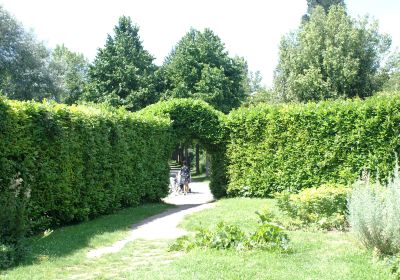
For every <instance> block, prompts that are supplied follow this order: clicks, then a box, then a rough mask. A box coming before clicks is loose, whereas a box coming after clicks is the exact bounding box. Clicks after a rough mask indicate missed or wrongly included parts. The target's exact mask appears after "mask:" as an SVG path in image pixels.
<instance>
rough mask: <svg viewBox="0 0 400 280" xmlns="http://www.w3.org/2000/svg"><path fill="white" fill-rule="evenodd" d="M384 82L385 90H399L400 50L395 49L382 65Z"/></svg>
mask: <svg viewBox="0 0 400 280" xmlns="http://www.w3.org/2000/svg"><path fill="white" fill-rule="evenodd" d="M384 73H385V76H386V77H385V78H386V79H385V82H384V84H383V89H384V90H386V91H397V92H400V52H399V51H398V50H396V51H395V52H393V53H392V54H391V55H390V56H389V57H388V59H387V62H386V65H385V67H384Z"/></svg>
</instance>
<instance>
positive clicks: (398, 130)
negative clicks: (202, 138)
mask: <svg viewBox="0 0 400 280" xmlns="http://www.w3.org/2000/svg"><path fill="white" fill-rule="evenodd" d="M399 108H400V98H399V97H398V96H389V97H385V96H379V97H372V98H369V99H367V100H365V101H361V100H354V101H335V102H320V103H317V104H315V103H308V104H306V105H302V104H290V105H287V104H286V105H285V104H281V105H259V106H256V107H254V108H242V109H239V110H236V111H234V112H232V113H231V114H230V115H229V116H228V122H227V127H228V129H229V131H230V136H229V143H228V145H227V155H226V156H227V160H226V162H227V173H228V178H229V185H228V190H227V192H228V194H229V195H238V196H257V197H266V196H269V195H271V194H272V193H275V192H280V191H283V190H288V191H291V192H293V191H297V190H301V189H303V188H307V187H310V186H319V185H321V184H325V183H343V184H348V183H352V182H354V181H355V180H357V178H358V177H359V175H360V173H361V171H362V170H363V169H364V168H366V169H367V170H369V171H370V172H371V173H372V174H376V173H379V176H380V178H381V179H382V180H383V181H384V180H385V179H387V178H389V177H390V174H391V173H392V170H393V167H394V160H393V152H394V151H396V152H400V149H399V148H400V146H399V137H398V135H399V134H400V127H399V126H398V123H399V122H400V110H399Z"/></svg>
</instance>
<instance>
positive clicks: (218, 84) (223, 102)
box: [162, 29, 247, 113]
mask: <svg viewBox="0 0 400 280" xmlns="http://www.w3.org/2000/svg"><path fill="white" fill-rule="evenodd" d="M162 71H163V73H164V75H165V79H166V82H165V85H166V89H165V92H164V98H167V99H168V98H171V97H177V98H187V97H191V98H197V99H202V100H204V101H206V102H208V103H209V104H211V105H212V106H214V107H215V108H216V109H218V110H220V111H222V112H225V113H227V112H229V111H230V110H231V109H232V108H236V107H238V106H240V104H241V102H242V101H243V100H244V98H245V94H246V83H247V63H246V62H245V61H244V59H243V58H239V57H235V58H230V57H229V56H228V52H227V51H226V50H225V46H224V44H223V43H222V41H221V39H220V38H219V37H218V36H217V35H215V34H214V33H213V32H212V31H211V30H209V29H205V30H204V32H200V31H197V30H195V29H192V30H190V31H189V32H188V33H187V34H186V35H185V36H184V37H183V38H182V39H181V40H180V41H179V42H178V44H177V45H176V46H175V48H174V49H173V50H172V52H171V54H170V55H169V56H168V57H167V58H166V61H165V63H164V65H163V70H162Z"/></svg>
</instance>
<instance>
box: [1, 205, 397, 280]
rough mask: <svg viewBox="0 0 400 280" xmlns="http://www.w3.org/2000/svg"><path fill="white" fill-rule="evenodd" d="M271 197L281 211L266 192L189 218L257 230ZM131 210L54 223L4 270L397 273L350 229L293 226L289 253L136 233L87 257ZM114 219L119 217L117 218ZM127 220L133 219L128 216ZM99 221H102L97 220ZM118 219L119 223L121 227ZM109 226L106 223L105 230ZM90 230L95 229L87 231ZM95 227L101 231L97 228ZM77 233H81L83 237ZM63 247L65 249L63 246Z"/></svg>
mask: <svg viewBox="0 0 400 280" xmlns="http://www.w3.org/2000/svg"><path fill="white" fill-rule="evenodd" d="M265 205H269V207H270V208H272V209H275V211H277V210H276V208H275V206H274V203H273V201H272V200H267V199H246V198H240V199H225V200H221V201H219V202H217V204H216V206H215V207H214V208H211V209H208V210H205V211H202V212H199V213H196V214H193V215H191V216H189V217H187V218H186V219H185V220H184V221H183V222H182V226H183V227H184V228H186V229H190V230H193V229H195V228H197V227H199V226H202V227H214V226H215V224H216V223H217V222H218V221H221V220H224V221H226V222H229V223H236V224H238V225H239V226H241V227H242V228H246V229H247V230H251V229H252V228H254V227H255V226H256V223H257V216H256V215H255V214H254V212H255V211H256V210H259V209H261V208H262V207H264V206H265ZM149 207H150V208H149ZM165 208H166V206H163V205H150V206H147V208H144V209H143V210H142V213H143V217H144V216H147V214H149V213H150V212H151V211H154V212H158V211H160V210H161V209H165ZM144 213H145V214H144ZM131 216H132V217H135V218H134V219H137V218H138V217H137V211H133V209H132V210H126V212H123V214H122V215H121V214H117V215H115V216H114V215H113V216H108V217H104V218H101V219H99V221H97V220H95V221H92V222H88V223H84V224H81V225H77V226H74V227H68V228H65V229H63V230H58V231H55V232H54V233H53V234H52V235H50V236H49V237H47V238H43V239H42V240H40V241H38V244H36V245H35V247H34V252H36V253H34V254H32V256H34V257H35V258H36V260H35V261H34V263H33V264H32V263H31V264H28V265H26V266H23V267H18V268H16V269H13V270H11V271H8V272H6V273H5V274H3V277H4V279H207V280H208V279H332V280H333V279H335V280H336V279H346V280H348V279H360V280H361V279H390V277H389V273H388V272H387V271H386V269H385V268H384V267H381V266H380V265H378V264H375V263H373V261H372V258H371V253H370V252H368V251H365V250H364V249H363V248H362V247H361V246H360V245H359V244H358V243H357V241H356V240H355V239H354V238H353V237H352V235H351V234H349V233H341V232H328V233H322V232H304V231H291V232H289V236H290V238H291V244H292V251H293V252H292V253H288V254H281V253H269V252H264V251H253V252H236V251H229V250H228V251H217V250H194V251H191V252H189V253H184V252H169V251H168V243H169V242H170V241H162V240H159V241H143V240H137V241H134V242H131V243H129V244H128V245H127V246H126V247H125V248H123V249H122V250H121V251H120V252H118V253H115V254H108V255H104V256H102V257H101V258H99V259H88V258H87V257H86V252H87V251H88V249H89V248H93V247H98V246H106V245H109V244H110V243H112V242H113V241H115V240H116V239H118V238H120V237H123V236H124V235H125V234H126V231H125V230H126V226H127V225H128V224H129V222H132V220H133V218H132V217H131ZM114 219H115V220H119V222H115V221H114ZM130 219H131V220H130ZM125 220H128V221H129V222H128V221H127V222H126V223H124V222H122V221H125ZM98 223H100V224H102V226H97V225H98ZM113 225H115V229H114V230H113V229H112V228H113ZM103 227H106V228H107V229H106V230H101V229H100V228H103ZM94 228H98V229H97V230H95V229H94ZM91 229H93V230H91ZM88 231H91V233H89V234H87V233H86V234H85V233H84V232H88ZM96 231H98V232H97V233H95V232H96ZM52 236H53V237H52ZM74 236H75V237H74ZM82 236H85V237H82ZM77 239H81V241H79V242H76V240H77ZM76 243H78V244H79V245H77V244H76ZM39 244H40V246H38V245H39ZM71 244H72V245H71ZM73 244H75V245H73ZM58 247H64V248H65V249H56V248H58ZM39 248H40V249H39ZM67 248H70V249H67ZM46 252H47V253H46ZM51 252H53V254H51ZM41 255H43V256H41ZM46 256H49V257H46Z"/></svg>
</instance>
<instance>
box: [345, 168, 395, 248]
mask: <svg viewBox="0 0 400 280" xmlns="http://www.w3.org/2000/svg"><path fill="white" fill-rule="evenodd" d="M396 170H397V169H396ZM348 208H349V217H348V219H349V223H350V225H351V228H352V230H353V231H354V232H355V234H356V235H357V237H358V238H359V240H360V241H361V243H362V244H364V245H365V246H366V247H367V248H373V249H375V250H377V251H378V253H379V254H383V255H393V254H397V253H399V252H400V178H399V176H398V173H397V172H396V174H395V177H394V178H393V180H391V181H390V182H389V184H388V185H387V186H382V185H381V184H379V183H374V184H370V183H369V182H368V181H358V182H356V183H355V184H354V189H353V191H352V193H351V196H350V197H349V201H348Z"/></svg>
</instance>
